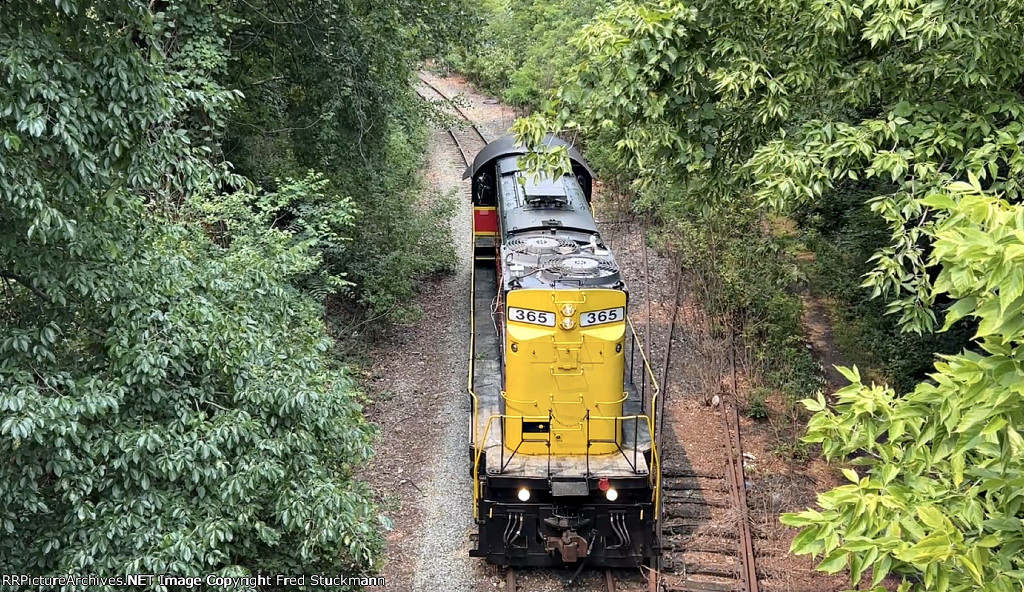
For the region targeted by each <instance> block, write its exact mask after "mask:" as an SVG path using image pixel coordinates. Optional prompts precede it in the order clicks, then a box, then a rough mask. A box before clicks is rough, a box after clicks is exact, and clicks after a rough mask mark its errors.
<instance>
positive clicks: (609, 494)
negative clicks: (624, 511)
mask: <svg viewBox="0 0 1024 592" xmlns="http://www.w3.org/2000/svg"><path fill="white" fill-rule="evenodd" d="M604 496H605V497H606V498H608V501H610V502H614V501H615V500H617V499H619V492H618V491H615V489H614V488H612V487H609V488H608V491H606V492H604Z"/></svg>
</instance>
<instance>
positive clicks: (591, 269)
mask: <svg viewBox="0 0 1024 592" xmlns="http://www.w3.org/2000/svg"><path fill="white" fill-rule="evenodd" d="M548 269H549V270H550V271H551V272H553V273H555V274H557V275H559V276H561V277H571V278H604V277H609V276H612V275H615V274H616V273H618V272H619V268H618V267H617V266H616V265H615V263H613V262H612V261H609V260H606V259H598V258H596V257H590V256H587V255H571V256H568V257H562V258H560V259H558V260H556V261H554V262H552V264H551V265H550V266H549V267H548Z"/></svg>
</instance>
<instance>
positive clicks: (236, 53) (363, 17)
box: [0, 0, 448, 590]
mask: <svg viewBox="0 0 1024 592" xmlns="http://www.w3.org/2000/svg"><path fill="white" fill-rule="evenodd" d="M438 8H439V10H440V9H442V8H443V7H441V6H440V5H439V6H438ZM414 13H416V11H413V10H411V8H410V5H408V4H407V3H403V2H385V3H380V2H375V3H366V2H358V1H345V0H338V1H326V0H310V1H309V2H297V3H296V2H292V3H288V4H287V5H285V6H279V5H278V3H273V2H266V3H263V2H245V3H241V4H235V3H225V2H218V1H214V0H167V1H163V0H162V1H156V2H148V3H146V2H136V1H133V0H115V1H104V2H96V1H88V0H60V1H57V2H45V3H44V2H37V1H34V0H15V1H12V2H5V3H3V5H2V6H0V79H2V81H3V83H2V84H0V141H2V148H0V455H2V456H3V458H4V461H3V462H2V463H0V482H2V483H3V484H4V486H3V487H2V488H0V531H2V532H3V533H4V536H3V537H2V538H0V568H2V570H3V571H4V572H5V573H19V574H28V575H55V574H64V573H71V572H75V573H83V572H85V573H90V574H95V575H97V576H110V575H124V574H125V573H171V574H176V575H205V574H210V573H217V574H222V575H244V574H250V573H255V572H256V571H257V570H258V571H260V572H263V573H267V572H278V573H289V574H301V573H310V572H313V571H318V572H321V573H340V574H345V575H361V574H366V573H369V572H370V571H372V570H373V569H374V568H375V566H376V565H377V562H378V551H379V548H380V545H381V536H380V531H381V530H382V528H384V527H385V526H386V524H387V520H386V519H385V518H384V517H383V516H382V515H381V514H380V511H379V509H378V508H376V507H375V506H374V505H373V503H372V502H371V496H370V492H369V490H368V488H367V486H366V485H365V484H363V483H361V482H360V481H359V480H357V479H356V478H355V477H354V469H355V467H356V466H357V465H358V464H359V463H360V462H362V461H363V460H364V459H366V458H367V457H368V456H369V454H370V453H371V447H370V443H371V437H372V435H373V432H374V430H373V428H372V427H371V426H370V425H369V424H368V423H367V422H366V420H365V419H364V418H363V416H362V411H361V405H360V400H361V396H360V394H359V392H358V390H357V387H356V385H355V384H354V381H353V380H352V379H351V378H350V376H349V373H348V371H347V370H346V368H345V367H344V366H343V365H342V363H341V361H340V360H339V359H338V358H337V357H336V356H335V355H334V340H333V339H331V338H330V337H329V336H328V333H327V329H326V327H325V325H324V320H323V319H324V317H325V309H324V300H323V298H322V297H323V296H324V295H326V294H336V293H340V297H342V298H346V299H347V300H346V302H351V303H352V305H351V306H353V307H357V308H358V307H362V308H363V309H365V310H367V311H369V312H368V313H367V314H374V312H373V311H374V310H375V309H376V307H377V306H378V304H377V302H376V301H372V300H370V299H368V298H363V297H362V296H361V294H362V293H372V294H374V298H376V299H378V300H387V301H388V302H391V303H393V302H394V301H397V300H400V299H401V297H402V295H403V294H408V293H409V291H410V290H411V287H410V286H411V285H412V282H413V279H412V278H411V277H410V275H413V276H414V275H415V274H417V273H426V272H428V271H431V270H434V269H437V268H443V267H444V265H446V264H447V260H446V259H445V257H446V256H447V255H448V252H444V251H443V250H442V251H439V254H433V255H432V256H431V257H429V258H428V257H421V258H419V259H415V260H414V261H412V262H409V261H406V262H404V263H403V265H399V264H398V263H397V262H396V261H395V260H394V259H388V260H379V259H378V260H374V259H373V257H374V255H375V254H374V253H373V252H372V251H371V250H370V249H377V250H386V249H387V248H388V246H389V244H393V243H388V242H387V241H388V240H401V239H406V238H410V236H411V240H412V243H411V244H412V245H416V244H417V241H419V240H421V239H422V240H434V241H442V240H446V237H445V235H444V234H443V232H442V231H438V230H436V229H435V230H434V234H430V233H427V232H426V231H425V230H423V229H424V228H432V229H433V228H435V226H436V225H435V224H433V221H432V219H430V218H429V216H428V215H426V214H423V215H421V214H419V213H418V212H417V211H416V209H415V208H416V206H415V202H416V198H417V195H418V194H417V193H416V191H417V187H416V185H415V183H410V182H409V180H408V177H409V176H410V175H412V174H413V173H414V172H415V170H416V168H417V166H418V164H419V161H418V160H417V159H415V158H411V156H410V155H414V154H415V153H416V152H415V151H416V149H417V148H416V143H417V141H418V140H417V138H422V137H423V135H424V134H423V132H422V110H421V109H420V108H418V107H416V106H415V103H414V102H413V101H412V99H411V96H410V95H411V88H410V87H409V84H408V82H409V81H408V74H409V73H410V72H411V70H410V67H411V66H410V60H411V59H413V58H414V57H415V56H418V55H419V53H420V51H421V45H420V44H421V43H422V41H421V40H420V37H421V36H417V35H414V34H412V33H411V32H410V31H411V30H412V29H413V28H414V27H415V26H416V25H415V23H416V22H418V21H417V19H418V18H419V17H415V18H414V16H415V14H414ZM300 33H301V34H300ZM426 34H427V32H425V31H424V32H423V35H426ZM307 41H308V43H307ZM317 68H322V69H323V70H322V71H323V72H327V73H329V75H326V76H325V75H323V74H322V73H321V72H318V70H317ZM385 83H386V84H385ZM392 122H395V123H392ZM341 146H343V147H344V148H345V150H344V151H340V150H336V148H338V147H341ZM303 148H305V149H306V150H307V151H305V152H303V151H302V150H301V149H303ZM357 155H360V156H365V159H357V158H356V156H357ZM403 159H408V160H409V161H410V162H402V161H403ZM395 162H402V166H401V167H399V168H397V170H396V169H395V168H394V167H392V166H391V165H393V164H394V163H395ZM367 171H371V172H374V174H373V175H370V174H369V173H367ZM402 175H404V176H405V177H406V178H405V179H400V178H399V177H400V176H402ZM396 187H403V188H405V189H404V190H403V191H396V192H395V193H394V194H386V193H385V192H386V191H388V190H390V189H394V188H396ZM375 202H378V203H379V205H378V206H377V207H379V210H376V211H377V212H378V213H377V214H376V218H375V219H371V220H369V221H367V220H365V219H362V221H363V225H364V226H365V225H366V224H367V223H369V224H374V223H379V224H382V225H384V226H385V228H386V227H387V225H388V224H391V225H393V226H397V225H398V217H399V216H402V215H409V219H408V223H409V225H410V226H411V227H412V228H413V229H412V230H409V231H408V232H409V233H413V234H412V235H409V234H406V235H404V236H394V237H388V236H387V235H386V234H379V235H376V241H375V242H372V241H369V240H366V241H362V239H364V238H366V237H367V236H368V235H365V234H361V233H365V232H366V231H361V230H359V228H360V224H357V220H361V217H365V216H368V215H370V210H371V208H369V207H367V206H366V204H373V203H375ZM396 204H400V205H401V206H402V208H404V209H398V208H391V209H389V208H390V207H391V206H395V205H396ZM374 232H380V228H379V227H378V228H377V229H376V230H375V231H374ZM354 238H356V239H360V241H361V242H360V241H354V240H353V239H354ZM406 246H407V247H408V246H409V245H406ZM339 253H343V255H339ZM364 259H366V260H371V261H374V265H375V266H376V267H375V268H374V269H373V270H371V271H368V272H366V273H365V274H364V273H363V272H361V271H359V270H357V269H355V268H354V267H353V262H354V261H363V260H364ZM373 274H380V275H381V276H387V275H388V274H401V275H399V277H401V278H402V282H405V283H400V284H396V283H394V282H392V283H391V284H387V283H383V284H382V285H380V286H379V287H373V286H371V280H372V279H373V277H372V276H373ZM389 306H390V305H389ZM79 588H80V589H90V590H94V589H97V588H96V587H95V586H90V585H83V586H80V587H79ZM69 589H70V588H69ZM105 589H113V588H112V587H109V586H108V587H107V588H105Z"/></svg>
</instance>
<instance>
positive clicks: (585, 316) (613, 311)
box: [580, 306, 626, 327]
mask: <svg viewBox="0 0 1024 592" xmlns="http://www.w3.org/2000/svg"><path fill="white" fill-rule="evenodd" d="M625 319H626V311H625V310H624V309H623V308H622V307H621V306H620V307H618V308H606V309H604V310H587V311H583V312H581V313H580V327H590V326H591V325H604V324H605V323H618V322H620V321H623V320H625Z"/></svg>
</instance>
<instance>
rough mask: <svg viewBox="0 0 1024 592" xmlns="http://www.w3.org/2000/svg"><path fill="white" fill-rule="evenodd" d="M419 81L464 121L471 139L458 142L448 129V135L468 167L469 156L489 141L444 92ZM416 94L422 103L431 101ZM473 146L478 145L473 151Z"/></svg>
mask: <svg viewBox="0 0 1024 592" xmlns="http://www.w3.org/2000/svg"><path fill="white" fill-rule="evenodd" d="M419 81H420V83H421V84H423V86H425V87H427V88H428V89H430V91H431V92H433V93H434V94H435V95H437V96H438V97H439V100H440V101H442V102H444V103H445V104H447V105H449V106H451V108H452V109H453V110H454V111H455V112H456V113H458V114H459V116H460V117H461V118H462V119H463V121H465V123H466V126H467V128H468V129H469V130H472V132H473V134H472V138H466V137H465V136H463V138H462V140H460V139H459V134H457V133H456V129H455V128H448V135H449V136H450V137H451V139H452V142H454V143H455V147H456V148H458V150H459V155H460V156H461V157H462V162H464V163H465V165H466V166H467V167H468V166H469V163H470V162H472V160H473V159H472V157H471V156H470V155H471V154H474V155H475V154H476V153H477V152H479V151H480V149H482V148H483V147H484V146H486V145H487V144H488V143H489V140H488V139H487V136H485V135H484V134H483V132H481V131H480V128H479V127H477V125H476V123H475V122H474V121H473V120H472V119H470V118H469V116H468V115H466V113H465V111H463V110H462V109H460V108H459V106H458V105H456V104H455V102H454V101H453V100H452V98H451V97H449V96H448V95H446V94H444V92H442V91H441V89H439V88H437V87H436V86H434V85H433V84H431V83H430V82H429V81H428V80H426V79H424V78H423V77H422V76H420V77H419ZM416 94H418V95H419V96H420V98H422V99H423V100H424V101H429V100H431V99H430V98H429V97H427V96H426V95H424V94H423V93H421V92H420V91H418V90H417V91H416ZM460 131H461V130H460ZM467 140H469V141H467ZM473 144H479V147H478V148H476V149H475V150H474V149H473V146H472V145H473Z"/></svg>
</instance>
